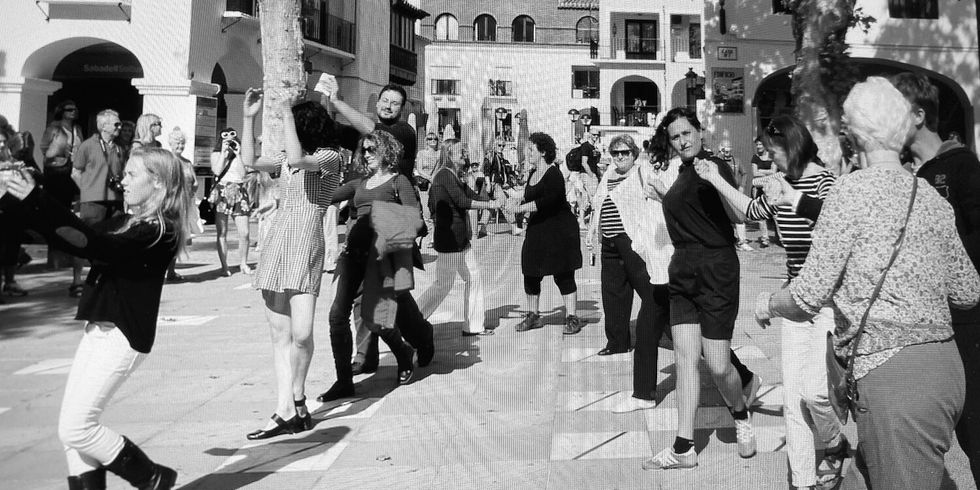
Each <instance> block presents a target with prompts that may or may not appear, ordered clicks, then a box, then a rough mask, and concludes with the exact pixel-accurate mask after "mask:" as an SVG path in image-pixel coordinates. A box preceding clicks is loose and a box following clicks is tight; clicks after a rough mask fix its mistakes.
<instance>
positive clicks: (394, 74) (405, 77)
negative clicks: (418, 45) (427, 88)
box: [388, 44, 419, 85]
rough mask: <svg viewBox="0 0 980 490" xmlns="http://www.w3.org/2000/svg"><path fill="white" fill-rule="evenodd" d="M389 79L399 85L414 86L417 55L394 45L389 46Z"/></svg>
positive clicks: (417, 61)
mask: <svg viewBox="0 0 980 490" xmlns="http://www.w3.org/2000/svg"><path fill="white" fill-rule="evenodd" d="M389 48H390V51H389V52H388V55H389V64H390V66H389V75H388V76H389V77H391V81H392V82H395V83H398V84H401V85H415V81H416V79H417V76H418V64H419V55H417V54H415V53H413V52H411V51H409V50H407V49H405V48H402V47H399V46H395V45H394V44H391V45H389Z"/></svg>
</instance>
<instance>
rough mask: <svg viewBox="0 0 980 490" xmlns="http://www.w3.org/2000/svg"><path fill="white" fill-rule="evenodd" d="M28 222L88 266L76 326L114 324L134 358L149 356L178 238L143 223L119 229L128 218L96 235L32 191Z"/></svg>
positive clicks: (28, 200)
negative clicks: (83, 322)
mask: <svg viewBox="0 0 980 490" xmlns="http://www.w3.org/2000/svg"><path fill="white" fill-rule="evenodd" d="M23 210H24V212H25V213H26V216H25V217H26V218H27V219H26V221H27V222H28V223H30V226H31V228H33V229H35V230H37V231H38V233H41V234H42V235H44V237H45V239H47V241H48V244H49V245H51V246H54V247H58V248H59V249H61V250H64V251H66V252H68V253H70V254H72V255H75V256H78V257H83V258H87V259H89V260H91V261H92V269H91V271H90V272H89V275H88V278H87V279H86V280H85V289H84V290H83V292H82V298H81V299H80V300H79V302H78V313H77V314H76V315H75V318H76V319H77V320H86V321H92V322H99V321H108V322H112V323H114V324H115V325H116V327H118V328H119V330H120V331H122V333H123V335H125V336H126V339H127V340H129V345H130V347H132V348H133V350H135V351H137V352H142V353H149V352H150V349H151V348H152V347H153V340H154V338H155V337H156V330H157V313H158V312H159V310H160V293H161V292H162V290H163V279H164V274H165V273H166V271H167V266H168V265H169V264H170V261H171V260H173V258H174V256H175V255H176V253H177V234H176V233H175V230H174V229H173V228H172V227H170V226H167V227H166V229H165V230H164V231H163V233H161V229H160V225H159V224H157V223H148V222H144V221H140V222H136V223H134V224H133V225H132V226H131V227H130V228H129V229H128V230H126V231H124V232H121V233H114V232H115V231H116V230H119V229H121V228H122V227H123V226H124V225H125V224H126V221H127V220H128V219H129V217H128V216H119V217H117V218H113V219H110V220H107V221H105V222H104V223H101V224H100V225H99V229H94V228H91V227H89V226H88V225H86V224H85V223H83V222H82V221H81V220H79V219H78V218H77V217H75V215H74V214H72V212H71V211H69V210H68V209H66V208H65V207H64V206H63V205H62V204H61V203H59V202H58V201H56V200H54V199H53V198H52V197H50V196H48V195H47V194H46V193H45V192H44V191H42V190H40V189H35V190H34V191H33V192H31V194H30V195H28V196H27V198H26V199H24V207H23Z"/></svg>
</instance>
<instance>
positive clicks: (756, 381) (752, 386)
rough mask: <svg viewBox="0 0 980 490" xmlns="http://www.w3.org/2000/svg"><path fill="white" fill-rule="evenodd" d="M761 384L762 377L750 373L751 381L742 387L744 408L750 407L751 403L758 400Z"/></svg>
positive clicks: (753, 403)
mask: <svg viewBox="0 0 980 490" xmlns="http://www.w3.org/2000/svg"><path fill="white" fill-rule="evenodd" d="M761 386H762V378H760V377H759V375H758V374H756V373H752V381H750V382H749V384H747V385H745V387H743V388H742V398H743V401H744V402H745V409H746V410H749V409H751V408H752V405H755V402H757V401H759V387H761ZM760 405H761V403H760Z"/></svg>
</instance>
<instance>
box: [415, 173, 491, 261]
mask: <svg viewBox="0 0 980 490" xmlns="http://www.w3.org/2000/svg"><path fill="white" fill-rule="evenodd" d="M488 200H489V199H488V198H485V197H482V198H481V197H480V196H478V195H477V194H476V192H473V190H472V189H470V188H469V187H468V186H467V185H466V184H464V183H463V181H462V180H460V179H459V178H458V177H456V175H454V174H453V171H452V170H450V169H448V168H443V169H442V170H440V171H438V172H437V173H436V174H435V175H434V176H433V177H432V186H431V187H430V188H429V202H428V204H429V210H430V211H431V212H432V219H433V221H434V222H435V229H434V230H433V232H432V248H434V249H436V252H443V253H447V252H462V251H463V250H466V249H467V248H469V246H470V234H471V231H470V222H469V213H468V212H467V211H468V210H469V209H470V208H472V207H473V201H488Z"/></svg>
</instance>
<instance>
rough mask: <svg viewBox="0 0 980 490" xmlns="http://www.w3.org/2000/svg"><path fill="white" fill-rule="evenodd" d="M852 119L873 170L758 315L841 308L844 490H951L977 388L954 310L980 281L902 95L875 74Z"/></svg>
mask: <svg viewBox="0 0 980 490" xmlns="http://www.w3.org/2000/svg"><path fill="white" fill-rule="evenodd" d="M844 123H845V124H846V126H847V128H848V131H849V133H850V135H851V138H852V139H853V141H854V143H855V149H856V150H857V151H858V152H859V153H862V154H863V157H864V158H863V159H864V160H865V161H866V162H867V163H868V166H867V168H865V169H864V170H862V171H860V172H855V173H852V174H848V175H846V176H843V177H841V178H840V179H839V180H838V181H837V184H836V185H835V186H834V187H833V188H832V189H831V190H830V192H829V193H828V195H827V198H826V200H825V201H824V205H823V208H822V210H821V212H820V220H819V221H818V222H817V225H816V228H815V229H814V231H813V244H812V246H811V248H810V254H809V256H808V257H807V260H806V263H805V264H804V265H803V268H802V270H801V271H800V274H799V275H798V276H797V277H796V278H795V279H793V280H792V281H791V282H790V283H789V285H788V286H787V287H786V288H784V289H783V290H781V291H779V292H777V293H775V294H768V293H763V294H762V295H760V297H759V301H758V304H757V306H756V318H757V319H758V320H759V321H760V322H767V321H768V319H769V318H770V317H774V316H778V317H782V318H787V319H790V320H793V321H798V322H799V321H806V320H809V319H811V318H812V317H813V316H814V315H816V314H817V313H819V311H820V309H821V308H822V307H824V306H826V305H830V306H832V307H833V309H834V315H835V320H836V327H835V330H834V336H833V344H834V345H833V347H834V350H835V352H836V357H837V360H838V362H841V361H842V360H845V359H846V358H847V357H848V356H849V355H852V352H854V353H855V354H854V361H853V375H854V379H856V383H857V389H856V394H857V397H856V407H855V410H853V411H852V413H853V414H854V420H855V422H856V423H857V429H858V438H859V440H860V444H859V445H858V452H857V460H856V464H853V465H851V467H850V470H849V474H848V475H847V477H846V478H845V480H844V488H852V487H855V488H861V487H862V486H861V485H860V482H859V479H863V480H864V481H865V483H866V484H867V486H868V487H869V488H903V489H904V488H916V489H926V488H939V487H940V483H941V482H942V480H943V473H944V455H945V453H946V451H948V450H949V447H950V443H951V440H952V435H953V427H954V425H955V424H956V421H957V419H958V418H959V416H960V412H961V411H962V408H963V401H964V390H965V379H964V374H963V364H962V362H961V360H960V356H959V352H958V351H957V349H956V346H955V345H954V343H953V342H952V339H953V330H952V328H951V326H950V312H949V308H950V306H952V307H954V308H968V307H972V306H973V305H975V304H976V303H977V300H978V298H980V277H978V275H977V271H976V269H975V268H974V267H973V264H972V263H971V262H970V258H969V257H968V256H967V255H966V252H965V250H964V248H963V244H962V242H961V241H960V239H959V237H958V236H957V235H956V227H955V223H954V216H953V210H952V209H951V208H950V207H949V205H947V204H946V202H945V200H944V199H943V198H942V197H941V196H940V195H939V194H938V193H937V192H936V191H935V190H933V189H932V187H931V186H929V185H927V184H928V183H927V182H925V181H922V182H919V180H920V179H916V178H914V177H913V176H912V175H910V174H909V173H908V172H907V171H905V169H903V168H902V164H901V162H900V160H899V156H898V155H899V151H900V150H901V149H902V146H903V145H904V143H905V140H906V137H907V135H908V133H909V130H910V128H911V126H912V121H911V119H910V117H909V105H908V103H907V102H906V101H905V98H904V97H903V96H902V94H901V93H900V92H898V90H896V89H895V88H894V87H893V86H892V85H891V84H890V83H889V82H888V81H887V80H885V79H884V78H880V77H870V78H868V79H867V81H865V82H862V83H859V84H857V85H855V86H854V88H853V89H852V90H851V93H850V94H849V95H848V96H847V100H846V101H845V102H844ZM855 346H856V349H855ZM852 349H853V351H852Z"/></svg>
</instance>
